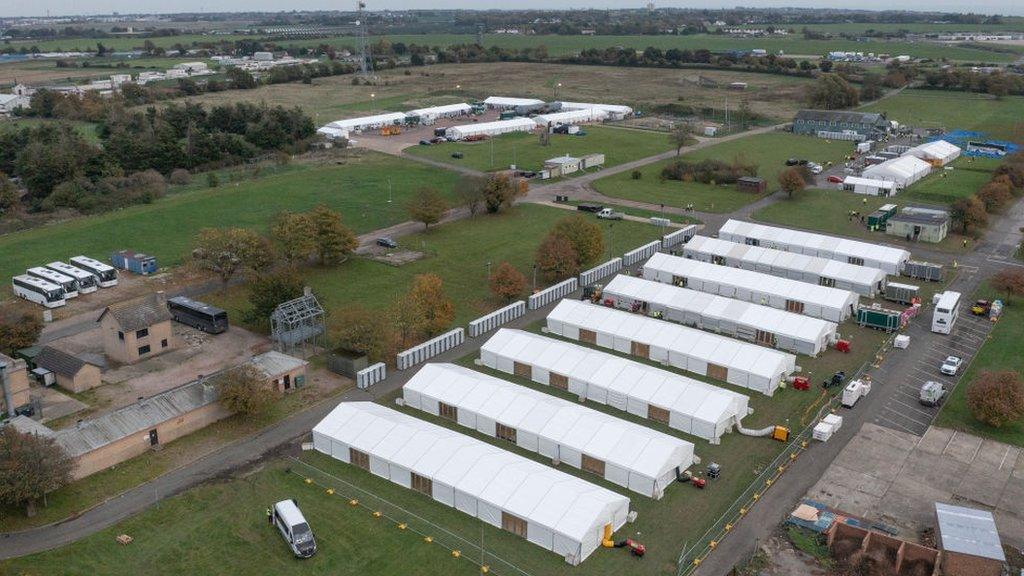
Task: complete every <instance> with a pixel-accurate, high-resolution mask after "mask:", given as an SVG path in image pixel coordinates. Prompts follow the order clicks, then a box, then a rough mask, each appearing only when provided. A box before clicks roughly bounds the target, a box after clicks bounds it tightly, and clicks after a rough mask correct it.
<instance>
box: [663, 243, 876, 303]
mask: <svg viewBox="0 0 1024 576" xmlns="http://www.w3.org/2000/svg"><path fill="white" fill-rule="evenodd" d="M683 256H685V257H687V258H693V259H694V260H700V261H702V262H711V263H712V264H721V265H723V266H732V267H733V268H745V269H747V270H754V271H755V272H764V273H765V274H771V275H772V276H781V277H782V278H790V279H792V280H799V281H801V282H807V283H810V284H817V285H819V286H831V287H834V288H839V289H841V290H850V291H851V292H856V293H857V294H860V295H861V296H867V297H868V298H874V297H875V294H878V293H880V292H883V291H884V290H885V284H886V281H887V280H886V274H885V272H883V271H881V270H879V269H878V268H869V267H867V266H858V265H856V264H848V263H846V262H840V261H838V260H829V259H828V258H821V257H819V256H808V255H807V254H798V253H796V252H785V251H783V250H775V249H773V248H764V247H761V246H751V245H749V244H738V243H736V242H730V241H728V240H721V239H719V238H709V237H707V236H694V237H693V238H692V239H691V240H690V241H689V242H687V243H686V244H685V245H684V246H683Z"/></svg>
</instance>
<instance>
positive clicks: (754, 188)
mask: <svg viewBox="0 0 1024 576" xmlns="http://www.w3.org/2000/svg"><path fill="white" fill-rule="evenodd" d="M736 190H738V191H740V192H750V193H752V194H764V193H765V192H767V191H768V183H767V182H765V179H764V178H757V177H756V176H743V177H740V178H739V179H737V180H736Z"/></svg>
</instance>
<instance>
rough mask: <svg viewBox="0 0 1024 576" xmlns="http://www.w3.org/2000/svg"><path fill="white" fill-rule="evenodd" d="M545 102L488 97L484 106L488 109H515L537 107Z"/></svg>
mask: <svg viewBox="0 0 1024 576" xmlns="http://www.w3.org/2000/svg"><path fill="white" fill-rule="evenodd" d="M543 103H544V101H543V100H537V99H536V98H512V97H508V96H488V97H487V98H485V99H484V104H486V105H487V107H488V108H498V109H504V108H515V107H516V106H537V105H539V104H543Z"/></svg>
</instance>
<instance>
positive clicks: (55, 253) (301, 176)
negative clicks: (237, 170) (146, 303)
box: [0, 152, 457, 297]
mask: <svg viewBox="0 0 1024 576" xmlns="http://www.w3.org/2000/svg"><path fill="white" fill-rule="evenodd" d="M344 158H345V160H343V162H344V164H343V165H335V164H333V163H325V164H322V165H310V166H303V167H301V168H296V169H295V170H289V171H286V172H285V173H282V174H278V175H274V176H269V177H266V178H258V179H255V180H250V181H245V182H240V183H227V184H225V185H223V186H221V187H219V188H213V189H210V188H198V189H194V190H192V191H189V192H184V193H180V194H174V195H171V196H169V197H167V198H164V199H161V200H158V201H156V202H154V203H153V204H148V205H143V206H133V207H130V208H126V209H124V210H119V211H117V212H113V213H108V214H103V215H99V216H90V217H83V218H77V219H75V220H72V221H69V222H64V223H58V224H54V225H52V226H45V227H42V228H36V229H33V230H28V231H25V232H17V233H13V234H9V235H7V236H3V237H0V253H2V254H4V255H5V257H4V258H3V259H2V260H0V275H2V276H5V277H7V276H11V275H13V274H17V273H19V272H20V271H21V270H23V269H25V268H26V267H29V266H36V265H38V264H39V263H40V262H48V261H51V260H54V259H61V258H67V257H69V256H73V255H75V254H90V255H92V256H94V257H96V258H99V259H101V260H105V259H106V258H107V255H109V254H110V253H111V252H112V251H114V250H118V249H121V248H131V249H134V250H137V251H142V252H145V253H146V254H152V255H154V256H156V257H157V259H158V260H159V262H160V265H161V266H168V265H173V264H177V263H180V262H181V261H182V257H183V256H184V255H185V254H186V252H187V251H188V248H189V245H190V244H191V242H192V238H193V236H194V235H195V233H196V232H198V231H199V230H200V229H202V228H206V227H220V226H241V227H246V228H253V229H256V230H261V231H263V230H266V229H267V227H268V225H269V223H270V219H271V218H272V217H273V216H274V215H275V214H277V213H278V212H280V211H282V210H291V211H302V210H307V209H309V208H312V207H313V206H315V205H317V204H320V203H324V204H327V205H328V206H330V207H332V208H334V209H336V210H340V211H341V213H342V215H343V217H344V219H345V223H346V224H347V225H348V226H349V227H351V228H352V229H353V230H355V231H356V232H357V233H363V232H368V231H370V230H376V229H378V228H382V227H385V226H389V225H392V224H396V223H399V222H404V221H405V220H408V216H407V214H406V209H405V205H406V203H407V202H408V200H409V199H410V198H411V197H412V194H413V193H414V192H415V190H416V189H417V188H419V187H421V186H426V185H430V186H435V187H437V188H438V189H439V190H441V191H442V193H446V194H447V193H449V192H450V190H451V186H452V184H453V183H454V181H455V179H456V177H457V175H456V174H454V173H452V172H449V171H446V170H441V169H437V168H432V167H429V166H424V165H421V164H418V163H414V162H408V161H403V160H400V159H397V158H394V157H390V156H385V155H382V154H376V153H365V152H364V153H353V154H347V155H346V156H345V157H344ZM197 180H201V179H199V178H197ZM389 181H390V189H391V197H392V200H393V202H392V203H390V204H389V203H388V202H387V199H388V189H389ZM8 255H9V256H8ZM3 295H4V296H3V297H7V296H8V293H7V292H6V291H5V292H3Z"/></svg>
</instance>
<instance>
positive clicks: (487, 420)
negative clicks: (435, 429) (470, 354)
mask: <svg viewBox="0 0 1024 576" xmlns="http://www.w3.org/2000/svg"><path fill="white" fill-rule="evenodd" d="M402 395H403V398H404V399H405V403H406V404H407V405H409V406H411V407H413V408H417V409H419V410H423V411H424V412H429V413H430V414H433V415H434V416H440V417H442V418H447V419H449V420H453V421H455V422H457V423H459V424H461V425H462V426H466V427H468V428H473V429H474V430H476V431H477V432H480V433H482V434H486V435H488V436H492V437H497V438H500V439H503V440H507V441H509V442H512V443H513V444H515V445H516V446H519V447H520V448H523V449H526V450H529V451H531V452H536V453H538V454H540V455H542V456H545V457H548V458H552V459H555V460H558V461H560V462H564V463H566V464H568V465H569V466H572V467H574V468H580V469H582V470H585V471H587V472H591V473H594V474H597V475H599V476H601V477H602V478H604V479H605V480H608V481H609V482H612V483H614V484H618V485H619V486H622V487H624V488H629V489H630V490H633V491H634V492H639V493H641V494H643V495H644V496H649V497H651V498H656V499H658V498H661V497H662V496H663V495H664V492H665V489H666V488H667V487H668V486H670V485H671V484H672V483H674V482H675V481H676V477H677V475H678V473H679V472H681V471H683V470H686V469H687V468H689V467H690V465H692V464H693V444H692V443H690V442H687V441H685V440H681V439H679V438H676V437H674V436H669V435H668V434H663V433H661V432H657V431H655V430H651V429H650V428H647V427H646V426H640V425H639V424H634V423H632V422H628V421H626V420H621V419H619V418H616V417H614V416H610V415H608V414H605V413H603V412H598V411H597V410H593V409H590V408H587V407H585V406H581V405H580V404H579V403H578V402H570V401H568V400H563V399H561V398H557V397H555V396H552V395H550V394H545V393H543V392H538V391H536V390H534V389H532V388H527V387H525V386H519V385H517V384H513V383H511V382H506V381H505V380H501V379H499V378H495V377H493V376H488V375H487V374H483V373H481V372H477V371H475V370H470V369H469V368H463V367H462V366H456V365H454V364H427V365H425V366H423V367H422V368H420V370H419V372H417V373H416V375H415V376H413V377H412V378H411V379H410V380H409V381H408V382H407V383H406V384H405V386H404V387H403V388H402Z"/></svg>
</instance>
